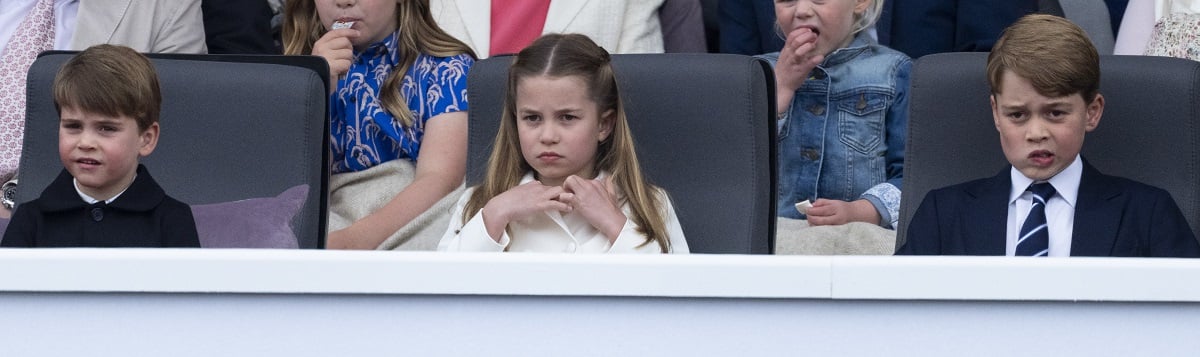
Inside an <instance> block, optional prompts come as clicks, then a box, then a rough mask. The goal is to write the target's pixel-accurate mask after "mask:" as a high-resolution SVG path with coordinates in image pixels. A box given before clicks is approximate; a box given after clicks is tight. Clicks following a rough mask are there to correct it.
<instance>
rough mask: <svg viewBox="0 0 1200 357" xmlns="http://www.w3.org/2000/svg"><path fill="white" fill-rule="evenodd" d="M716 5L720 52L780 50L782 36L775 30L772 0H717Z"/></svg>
mask: <svg viewBox="0 0 1200 357" xmlns="http://www.w3.org/2000/svg"><path fill="white" fill-rule="evenodd" d="M717 7H718V13H719V16H720V18H719V20H718V21H719V26H720V41H719V42H720V43H719V45H720V48H721V53H736V54H743V55H748V56H753V55H761V54H764V53H771V52H779V50H780V49H783V38H782V37H780V36H779V33H778V32H776V31H775V2H774V1H772V0H720V2H719V3H717Z"/></svg>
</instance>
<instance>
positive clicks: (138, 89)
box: [53, 45, 162, 131]
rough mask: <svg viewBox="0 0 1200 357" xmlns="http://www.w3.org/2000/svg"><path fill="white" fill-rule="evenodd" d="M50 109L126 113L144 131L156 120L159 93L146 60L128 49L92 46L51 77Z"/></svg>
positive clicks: (106, 113)
mask: <svg viewBox="0 0 1200 357" xmlns="http://www.w3.org/2000/svg"><path fill="white" fill-rule="evenodd" d="M53 90H54V109H55V110H56V111H58V112H59V114H62V108H63V107H68V108H74V109H77V110H80V111H84V112H90V113H96V114H102V115H105V116H110V117H117V116H129V117H132V118H134V120H135V121H137V125H138V130H139V131H145V130H146V129H147V128H149V127H150V125H152V124H154V123H157V122H158V113H159V110H160V109H161V108H162V93H160V92H159V89H158V74H157V73H155V72H154V65H153V64H151V63H150V59H149V58H146V56H144V55H142V54H141V53H138V52H137V51H135V50H133V49H132V48H129V47H125V46H116V45H95V46H92V47H88V48H87V49H86V50H83V52H80V53H79V54H77V55H75V57H72V58H71V60H69V61H67V63H66V64H63V66H62V68H61V69H59V71H58V74H56V75H55V76H54V88H53Z"/></svg>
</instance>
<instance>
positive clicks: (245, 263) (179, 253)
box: [0, 249, 1200, 302]
mask: <svg viewBox="0 0 1200 357" xmlns="http://www.w3.org/2000/svg"><path fill="white" fill-rule="evenodd" d="M0 271H3V272H5V274H0V293H6V292H135V293H233V294H237V293H251V294H416V295H428V294H449V295H538V296H643V297H698V298H770V299H779V298H782V299H847V300H860V299H867V300H879V299H887V300H1020V301H1026V300H1030V301H1176V302H1200V260H1186V259H1121V258H1049V259H1023V258H1003V257H991V258H982V257H845V256H838V257H831V256H746V255H670V256H663V255H650V256H644V255H558V254H516V253H435V252H386V251H364V252H349V251H318V250H247V249H228V250H224V249H0Z"/></svg>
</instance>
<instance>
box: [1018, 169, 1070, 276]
mask: <svg viewBox="0 0 1200 357" xmlns="http://www.w3.org/2000/svg"><path fill="white" fill-rule="evenodd" d="M1009 175H1011V177H1012V187H1011V188H1010V189H1009V194H1008V234H1007V235H1006V237H1007V238H1006V239H1005V244H1004V255H1007V256H1010V257H1011V256H1013V255H1014V254H1016V251H1017V235H1019V234H1021V233H1020V232H1021V225H1022V224H1024V223H1025V217H1026V216H1029V210H1030V208H1031V207H1033V193H1032V192H1029V191H1026V189H1027V188H1029V185H1031V184H1033V183H1034V181H1033V179H1030V178H1028V177H1025V175H1024V174H1021V172H1020V171H1017V168H1015V167H1014V168H1012V169H1011V170H1010V171H1009ZM1081 177H1083V159H1081V158H1080V156H1079V155H1078V154H1076V155H1075V161H1072V162H1071V164H1070V165H1067V168H1065V169H1063V170H1062V172H1059V173H1058V174H1057V175H1054V177H1051V178H1050V180H1048V181H1047V182H1050V185H1052V186H1054V190H1055V194H1054V196H1052V197H1050V198H1049V199H1047V200H1046V230H1047V232H1048V233H1049V235H1050V252H1049V254H1047V255H1048V256H1051V257H1068V256H1071V234H1072V232H1074V227H1075V203H1076V202H1077V201H1076V199H1077V198H1078V197H1079V180H1080V178H1081Z"/></svg>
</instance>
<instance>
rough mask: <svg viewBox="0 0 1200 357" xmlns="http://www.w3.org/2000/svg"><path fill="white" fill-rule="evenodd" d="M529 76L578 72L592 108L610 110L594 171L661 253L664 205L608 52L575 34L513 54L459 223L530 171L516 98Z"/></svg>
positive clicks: (556, 36)
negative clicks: (487, 148) (607, 176)
mask: <svg viewBox="0 0 1200 357" xmlns="http://www.w3.org/2000/svg"><path fill="white" fill-rule="evenodd" d="M534 76H550V77H556V78H562V77H566V76H578V77H580V78H582V79H583V81H584V83H586V85H587V86H588V94H589V96H590V97H591V99H592V101H594V102H596V104H597V105H598V106H599V108H598V109H599V110H598V111H597V112H598V113H604V112H607V111H609V110H612V111H613V113H614V114H613V123H612V126H613V127H612V134H611V135H609V136H608V138H606V139H605V140H604V141H602V142H601V143H600V147H599V148H597V150H596V160H595V165H596V167H595V168H594V170H595V171H596V172H599V171H600V170H605V171H608V172H610V173H611V174H612V177H613V185H614V186H616V188H617V190H619V191H620V193H621V194H622V195H623V196H622V197H620V200H621V202H620V203H622V204H628V205H629V207H630V213H631V214H632V215H633V217H630V218H631V219H632V220H633V222H634V223H636V224H637V225H638V232H640V233H642V234H643V235H645V236H646V239H647V240H646V242H645V243H643V244H649V243H650V242H656V243H658V246H659V248H661V249H662V251H663V252H664V253H665V252H669V251H670V242H669V240H668V237H667V236H666V228H665V227H666V224H665V223H664V221H663V212H662V207H663V205H662V202H659V196H658V195H656V193H657V192H656V191H657V190H658V189H657V188H656V187H654V186H653V185H650V184H648V183H646V180H645V178H644V177H643V175H642V170H641V166H640V165H639V164H638V159H637V152H636V151H635V150H634V145H633V134H632V133H631V132H630V130H629V124H628V123H627V121H626V120H627V119H626V117H625V110H624V108H623V106H622V104H621V97H620V95H619V93H618V92H617V81H616V77H615V76H614V75H613V69H612V65H611V59H610V57H609V55H608V52H607V51H605V50H604V49H603V48H601V47H600V46H598V45H596V43H595V42H592V40H591V39H589V38H588V37H587V36H584V35H580V34H565V35H564V34H549V35H545V36H542V37H541V38H538V39H537V40H536V41H534V42H533V43H532V44H530V45H529V47H526V48H525V49H524V50H521V52H520V53H518V54H517V57H516V59H515V60H514V61H513V63H512V67H510V68H509V71H508V95H507V96H506V97H505V101H504V113H503V115H502V117H501V120H500V130H499V132H498V133H497V134H496V141H495V143H493V150H492V155H491V157H490V158H489V159H488V167H487V175H486V176H485V177H484V180H483V184H482V185H480V186H479V187H478V188H476V189H475V192H474V193H472V194H471V198H470V199H469V200H468V201H467V204H466V207H465V209H464V210H463V222H466V221H468V220H470V218H471V216H474V215H475V213H477V212H479V210H481V209H483V206H484V205H486V204H487V202H488V201H489V200H491V199H492V198H493V197H496V196H497V195H499V194H501V193H504V192H505V191H508V190H509V189H511V188H513V187H515V186H517V185H518V184H520V181H521V177H522V176H524V175H525V173H526V172H528V171H530V170H532V167H531V166H529V164H528V163H526V162H525V159H524V157H523V156H522V155H521V143H520V138H519V136H518V135H517V114H516V102H517V84H518V82H520V81H521V80H522V79H524V78H529V77H534Z"/></svg>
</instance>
